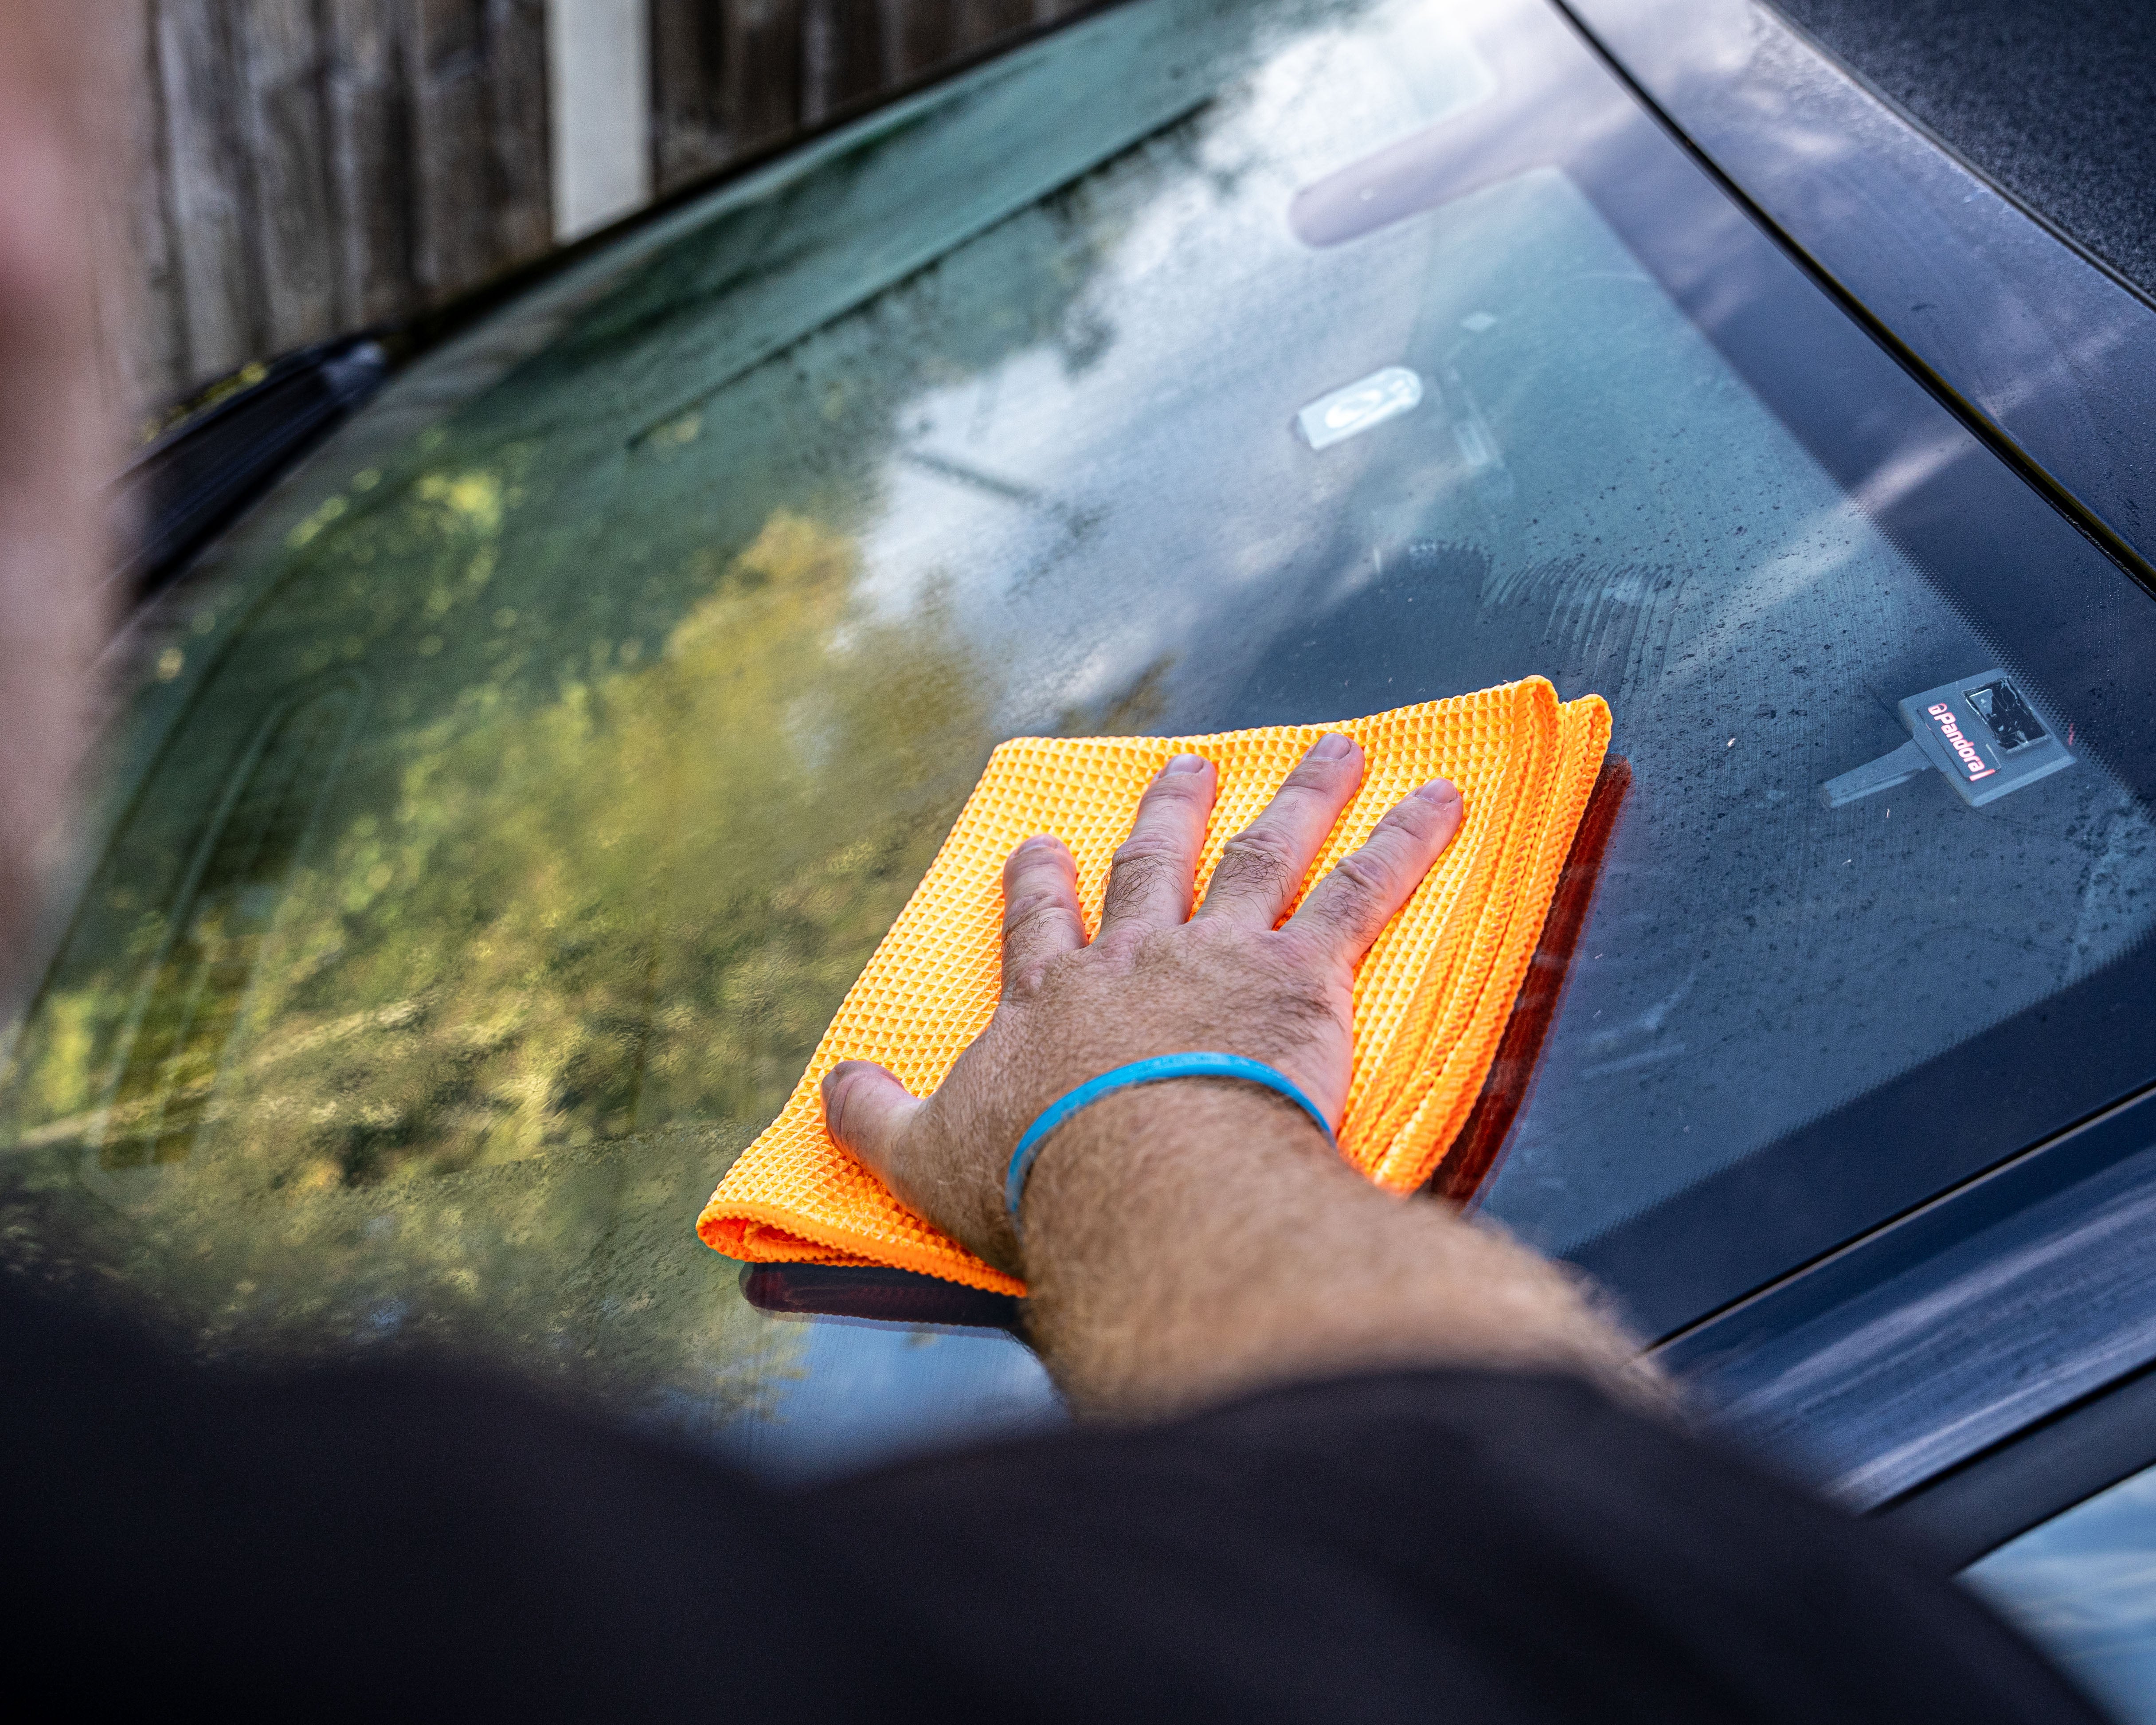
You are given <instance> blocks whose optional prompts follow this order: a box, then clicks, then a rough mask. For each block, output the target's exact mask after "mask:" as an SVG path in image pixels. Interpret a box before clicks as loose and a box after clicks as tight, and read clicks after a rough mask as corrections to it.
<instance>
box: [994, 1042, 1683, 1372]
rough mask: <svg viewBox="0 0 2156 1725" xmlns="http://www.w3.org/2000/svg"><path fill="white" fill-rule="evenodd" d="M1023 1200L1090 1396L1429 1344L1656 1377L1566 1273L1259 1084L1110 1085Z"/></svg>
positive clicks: (1381, 1358)
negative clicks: (1372, 1167)
mask: <svg viewBox="0 0 2156 1725" xmlns="http://www.w3.org/2000/svg"><path fill="white" fill-rule="evenodd" d="M1024 1219H1025V1227H1026V1240H1025V1257H1026V1268H1027V1274H1028V1276H1029V1281H1030V1283H1031V1286H1032V1291H1033V1298H1032V1300H1031V1301H1030V1307H1031V1317H1030V1319H1029V1325H1030V1333H1031V1337H1032V1339H1033V1341H1034V1344H1035V1345H1036V1346H1037V1347H1038V1348H1039V1350H1040V1352H1041V1354H1042V1357H1043V1358H1044V1359H1045V1361H1046V1362H1047V1364H1048V1366H1049V1368H1050V1371H1051V1372H1052V1373H1054V1374H1055V1378H1056V1379H1057V1380H1058V1382H1059V1383H1060V1384H1062V1386H1063V1387H1064V1389H1065V1392H1066V1393H1067V1394H1069V1395H1070V1398H1071V1399H1072V1401H1073V1403H1074V1404H1076V1405H1077V1406H1079V1407H1080V1408H1081V1409H1086V1410H1089V1411H1093V1412H1099V1413H1106V1414H1154V1413H1166V1412H1172V1411H1175V1410H1177V1409H1183V1408H1188V1407H1191V1406H1193V1405H1197V1404H1201V1403H1204V1402H1207V1401H1212V1400H1217V1399H1220V1398H1221V1397H1224V1396H1227V1395H1232V1394H1238V1393H1240V1392H1243V1391H1246V1390H1250V1389H1257V1388H1260V1387H1262V1386H1264V1385H1265V1384H1273V1383H1278V1382H1284V1381H1287V1380H1290V1379H1294V1378H1310V1377H1314V1376H1319V1375H1322V1374H1326V1373H1335V1372H1351V1371H1359V1370H1368V1369H1373V1368H1386V1367H1407V1366H1430V1365H1483V1366H1505V1367H1522V1368H1550V1369H1560V1370H1569V1371H1576V1372H1579V1373H1584V1374H1585V1375H1588V1376H1590V1377H1592V1378H1596V1379H1598V1380H1600V1381H1602V1382H1604V1384H1607V1385H1609V1387H1611V1388H1612V1389H1616V1390H1618V1391H1619V1392H1620V1394H1625V1395H1627V1396H1628V1397H1630V1398H1632V1399H1640V1398H1645V1399H1650V1400H1651V1399H1656V1398H1658V1397H1659V1395H1660V1394H1661V1391H1660V1389H1659V1385H1658V1384H1657V1382H1656V1380H1655V1377H1654V1374H1653V1373H1652V1372H1651V1369H1650V1368H1648V1367H1646V1366H1645V1364H1644V1363H1642V1362H1641V1360H1640V1357H1639V1352H1638V1348H1637V1346H1636V1344H1635V1343H1634V1342H1633V1341H1632V1340H1631V1339H1630V1337H1627V1336H1626V1335H1625V1333H1624V1332H1622V1331H1621V1330H1620V1328H1619V1327H1617V1326H1616V1325H1615V1324H1614V1323H1613V1322H1610V1321H1609V1318H1608V1317H1606V1316H1604V1314H1603V1313H1602V1312H1599V1311H1598V1310H1597V1309H1596V1307H1595V1306H1594V1303H1593V1302H1592V1301H1591V1300H1590V1299H1589V1298H1588V1297H1587V1296H1586V1295H1585V1294H1584V1292H1583V1291H1582V1288H1581V1286H1580V1284H1579V1283H1578V1281H1577V1279H1576V1278H1575V1277H1573V1276H1572V1275H1570V1274H1569V1273H1568V1272H1567V1271H1564V1270H1563V1269H1562V1268H1561V1267H1559V1266H1555V1265H1553V1264H1551V1263H1549V1262H1548V1261H1547V1260H1543V1259H1542V1258H1539V1257H1537V1256H1536V1255H1534V1254H1533V1253H1532V1252H1529V1251H1527V1250H1524V1249H1523V1248H1522V1247H1520V1246H1518V1245H1515V1244H1513V1243H1512V1241H1511V1240H1507V1238H1505V1237H1504V1235H1501V1233H1499V1232H1497V1231H1496V1230H1494V1229H1491V1228H1488V1227H1486V1226H1481V1225H1478V1224H1475V1223H1472V1222H1470V1221H1467V1220H1466V1219H1463V1218H1461V1216H1460V1214H1458V1213H1457V1212H1456V1211H1455V1209H1452V1208H1451V1207H1450V1205H1448V1204H1443V1203H1441V1202H1440V1201H1438V1200H1435V1199H1427V1198H1419V1197H1417V1198H1400V1197H1397V1196H1395V1195H1394V1194H1389V1193H1386V1192H1383V1191H1382V1190H1380V1189H1378V1188H1377V1187H1374V1186H1373V1185H1371V1184H1369V1183H1368V1182H1367V1181H1365V1180H1364V1179H1363V1178H1362V1177H1361V1176H1360V1175H1358V1174H1357V1173H1354V1172H1353V1170H1352V1169H1350V1168H1348V1167H1347V1165H1346V1164H1345V1163H1342V1161H1341V1160H1340V1158H1339V1157H1338V1156H1337V1154H1336V1153H1334V1152H1333V1151H1332V1149H1331V1148H1330V1147H1328V1146H1327V1144H1326V1142H1325V1141H1324V1140H1323V1138H1322V1137H1320V1136H1319V1135H1318V1133H1317V1132H1316V1130H1315V1129H1314V1128H1313V1127H1312V1126H1311V1125H1310V1124H1309V1122H1307V1121H1306V1119H1304V1118H1303V1117H1301V1114H1300V1113H1299V1112H1297V1111H1296V1110H1295V1109H1294V1108H1292V1107H1291V1106H1288V1105H1286V1104H1285V1103H1282V1102H1280V1101H1276V1100H1275V1099H1272V1098H1270V1097H1267V1096H1263V1095H1261V1094H1260V1093H1259V1092H1257V1091H1253V1090H1250V1089H1249V1088H1248V1087H1246V1086H1239V1085H1235V1084H1232V1083H1220V1082H1213V1081H1181V1082H1178V1083H1174V1084H1168V1085H1158V1086H1146V1087H1144V1088H1142V1089H1138V1090H1132V1091H1123V1092H1121V1093H1119V1094H1116V1095H1114V1096H1108V1097H1106V1098H1104V1099H1103V1100H1102V1101H1099V1102H1096V1103H1095V1104H1094V1105H1093V1106H1091V1107H1090V1108H1088V1109H1086V1110H1085V1111H1083V1112H1082V1113H1081V1114H1080V1115H1078V1116H1076V1117H1074V1118H1073V1119H1072V1120H1071V1121H1070V1122H1068V1123H1067V1124H1066V1125H1065V1126H1064V1127H1061V1128H1060V1129H1059V1131H1058V1132H1057V1134H1056V1136H1055V1139H1054V1140H1052V1141H1051V1142H1050V1145H1049V1146H1048V1147H1047V1148H1046V1150H1045V1152H1044V1153H1043V1154H1042V1156H1041V1158H1040V1160H1039V1163H1038V1164H1037V1165H1036V1167H1035V1168H1034V1174H1033V1178H1032V1181H1031V1183H1030V1185H1029V1189H1028V1192H1027V1195H1026V1201H1025V1210H1024Z"/></svg>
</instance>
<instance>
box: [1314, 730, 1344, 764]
mask: <svg viewBox="0 0 2156 1725" xmlns="http://www.w3.org/2000/svg"><path fill="white" fill-rule="evenodd" d="M1354 749H1355V739H1354V738H1353V737H1342V735H1341V734H1340V733H1339V732H1337V731H1328V732H1326V733H1325V735H1324V736H1322V737H1319V738H1318V739H1317V746H1316V747H1313V748H1312V750H1311V752H1310V758H1311V759H1312V760H1313V761H1337V760H1339V759H1340V758H1341V757H1342V756H1345V755H1349V754H1353V752H1354Z"/></svg>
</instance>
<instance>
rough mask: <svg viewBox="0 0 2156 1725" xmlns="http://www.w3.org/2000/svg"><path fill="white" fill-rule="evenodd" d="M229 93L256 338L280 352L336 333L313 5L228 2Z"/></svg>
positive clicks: (275, 0) (305, 1) (279, 0)
mask: <svg viewBox="0 0 2156 1725" xmlns="http://www.w3.org/2000/svg"><path fill="white" fill-rule="evenodd" d="M229 17H230V20H231V28H232V33H233V41H234V48H235V49H237V51H238V52H237V55H236V58H235V59H234V64H233V73H234V82H235V83H236V84H237V85H238V86H239V87H238V88H237V89H235V90H233V91H232V92H231V95H232V98H233V103H234V107H235V108H236V110H237V112H238V119H239V136H240V138H241V141H242V143H243V146H244V149H245V151H246V154H247V172H249V174H250V175H251V177H252V178H253V181H254V223H255V231H254V245H253V247H252V257H253V259H254V265H255V267H256V268H257V269H259V270H260V272H261V277H260V280H259V283H258V285H257V288H256V295H255V297H256V300H257V302H258V304H259V307H260V311H261V319H262V321H261V330H260V334H261V339H262V341H263V343H264V346H265V347H266V348H267V349H268V351H269V352H273V353H281V352H285V350H286V349H288V348H292V347H300V346H301V345H303V344H304V343H305V342H309V341H320V340H321V339H322V338H323V337H324V336H330V335H333V334H334V333H336V328H337V311H338V307H337V294H336V239H335V234H336V222H335V212H334V209H333V207H332V203H331V183H330V167H329V138H328V125H327V119H328V116H327V115H326V113H325V112H324V109H323V101H322V97H323V85H324V75H325V71H326V66H325V62H324V56H323V53H322V40H321V30H320V28H319V20H318V18H317V17H316V8H315V7H314V5H313V3H312V0H231V3H230V8H229Z"/></svg>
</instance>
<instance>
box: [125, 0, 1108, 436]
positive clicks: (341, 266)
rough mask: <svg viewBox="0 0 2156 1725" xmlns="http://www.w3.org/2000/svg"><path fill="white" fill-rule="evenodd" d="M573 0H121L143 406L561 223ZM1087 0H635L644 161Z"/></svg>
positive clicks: (883, 81)
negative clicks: (561, 56) (564, 98)
mask: <svg viewBox="0 0 2156 1725" xmlns="http://www.w3.org/2000/svg"><path fill="white" fill-rule="evenodd" d="M550 3H562V0H112V15H113V16H115V17H117V18H122V19H124V23H123V24H122V25H121V28H124V30H125V31H126V39H125V42H124V44H123V47H124V64H125V67H126V78H125V81H124V84H123V85H122V86H121V89H120V90H119V91H118V92H117V95H118V100H119V101H120V104H121V110H120V111H119V112H117V113H115V115H114V116H112V120H113V125H112V126H111V128H110V136H113V137H114V138H115V141H116V143H117V144H118V146H120V147H119V156H120V162H119V164H118V166H117V167H116V168H115V174H114V177H113V182H112V188H111V193H110V197H109V198H108V200H107V202H108V208H106V209H105V211H104V212H103V217H104V219H105V221H106V223H107V224H108V226H109V227H110V229H111V230H112V233H111V238H112V241H113V244H112V246H111V249H112V251H113V252H114V254H115V255H116V256H117V257H118V258H119V259H121V260H123V262H122V264H121V268H120V269H119V270H118V271H117V272H116V275H117V277H118V278H119V279H116V280H115V283H114V288H113V291H112V292H111V293H110V295H108V300H109V304H108V306H107V308H106V318H105V328H106V331H107V341H106V346H107V350H108V359H109V366H110V371H111V373H112V383H113V387H114V388H115V392H116V393H117V394H118V395H119V397H120V398H121V399H123V400H125V401H126V402H128V403H130V404H131V406H133V407H134V408H136V409H137V410H138V411H141V412H148V411H150V410H151V409H154V408H156V407H157V406H158V405H160V404H162V403H167V402H170V401H172V400H174V399H177V398H180V397H182V396H184V395H185V394H187V393H189V392H190V391H192V390H194V389H196V388H199V387H200V386H202V385H203V383H205V382H208V381H210V380H212V379H213V378H216V377H222V376H223V375H225V374H227V373H228V372H233V371H234V370H236V369H238V368H239V367H242V366H244V365H245V364H247V363H248V362H251V361H254V360H258V359H262V358H266V357H269V356H271V355H274V354H276V353H280V352H285V351H286V350H288V349H290V348H293V347H299V346H301V345H303V344H305V343H306V342H309V341H316V340H318V339H321V337H323V336H330V335H335V334H338V333H341V332H344V331H352V330H355V329H359V328H362V327H365V326H370V325H374V324H378V323H382V322H387V321H394V320H396V319H398V318H400V317H403V316H408V315H410V314H412V313H413V312H416V311H422V310H424V309H426V308H427V307H429V306H432V305H439V304H440V303H442V302H443V301H444V300H449V299H452V298H454V296H456V295H459V294H461V293H464V292H466V291H468V290H471V289H472V288H475V287H477V286H479V285H482V284H484V283H485V282H486V281H487V280H490V279H491V278H493V277H495V276H497V275H500V274H501V273H502V272H504V271H505V270H509V269H511V268H513V267H515V266H516V265H518V264H522V263H525V262H527V261H529V260H531V259H534V258H536V257H538V256H540V255H542V254H544V253H545V252H546V251H547V249H549V248H550V247H551V246H552V244H554V238H555V235H554V203H553V199H552V164H551V163H550V144H549V140H550V136H552V132H551V131H550V126H549V116H548V102H549V89H550V80H549V77H548V70H549V69H548V65H547V9H548V6H549V4H550ZM1070 3H1071V0H639V7H638V8H637V9H636V11H635V13H634V16H636V17H638V18H640V21H641V23H642V27H643V28H646V29H647V30H648V31H649V43H648V50H649V58H648V64H649V67H650V83H651V88H650V91H649V147H650V152H651V156H650V165H649V166H650V172H649V183H650V184H651V186H652V187H653V188H654V193H655V194H656V195H660V196H664V195H665V194H667V193H671V192H674V191H676V190H679V189H680V188H681V187H685V186H688V185H691V184H693V183H695V182H696V181H697V180H699V179H701V178H702V177H705V176H706V175H709V174H711V173H713V172H716V171H717V170H719V169H721V168H722V167H725V166H726V164H727V163H728V162H730V161H732V160H734V159H736V158H737V157H740V156H742V154H744V153H746V152H748V151H755V150H758V149H762V148H765V147H767V146H770V145H772V144H773V143H775V142H778V141H783V139H784V138H786V137H787V136H788V135H790V134H791V133H793V131H797V130H798V129H799V128H801V127H802V126H808V125H814V124H815V123H816V122H818V121H820V120H822V119H824V117H825V116H829V114H831V113H832V112H833V111H834V110H837V109H839V108H842V107H844V105H846V104H848V103H850V102H854V101H857V100H861V99H863V98H865V97H869V96H871V95H874V94H875V92H876V91H878V90H882V89H886V88H889V87H891V85H896V84H901V83H903V82H906V81H907V80H911V79H914V78H917V77H919V76H921V75H922V74H925V73H927V72H929V71H932V70H933V69H935V68H936V67H937V65H939V64H942V63H944V62H946V61H947V60H949V59H953V58H954V57H957V56H958V55H962V54H967V53H968V52H971V51H973V50H975V49H978V48H980V47H982V46H983V45H984V44H988V43H991V42H993V40H995V39H997V38H998V37H999V36H1003V35H1006V34H1008V33H1011V32H1014V31H1016V30H1019V29H1022V28H1025V27H1027V26H1029V25H1031V24H1033V23H1038V22H1041V21H1044V20H1045V19H1046V18H1049V17H1051V16H1053V15H1054V14H1055V13H1057V12H1059V11H1061V10H1067V9H1069V7H1070Z"/></svg>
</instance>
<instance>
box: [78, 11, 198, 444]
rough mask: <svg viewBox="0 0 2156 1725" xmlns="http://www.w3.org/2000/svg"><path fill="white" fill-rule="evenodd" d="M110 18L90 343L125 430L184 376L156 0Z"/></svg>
mask: <svg viewBox="0 0 2156 1725" xmlns="http://www.w3.org/2000/svg"><path fill="white" fill-rule="evenodd" d="M111 18H112V24H113V40H112V43H111V46H110V53H111V60H110V82H109V84H107V85H105V86H103V89H104V102H105V110H104V111H103V112H102V113H101V114H100V116H99V118H98V121H97V122H96V129H97V135H98V136H100V137H102V138H104V139H105V140H107V141H108V143H107V146H108V149H109V151H110V154H109V155H108V156H107V157H106V158H105V162H104V163H103V167H104V174H103V177H102V179H101V182H100V192H101V196H100V198H99V208H98V218H99V228H100V231H99V234H98V265H99V268H98V331H99V335H98V345H99V357H100V364H101V366H102V367H103V372H104V377H105V393H106V398H107V400H108V402H109V403H110V411H111V413H113V415H114V417H115V419H116V420H117V421H118V422H119V423H120V424H123V425H125V426H126V427H127V428H128V429H129V430H130V431H131V432H134V431H136V430H139V429H141V428H143V427H144V426H145V425H146V422H147V420H148V418H149V417H150V416H151V413H153V412H154V411H155V410H156V409H157V408H161V407H162V406H163V405H164V404H165V403H167V402H169V401H171V400H172V399H173V398H175V397H177V396H178V395H179V394H180V393H182V391H183V390H184V389H185V388H186V387H187V384H188V383H189V382H191V381H192V379H190V378H189V377H188V376H187V372H186V369H185V365H184V357H183V354H182V348H181V331H180V305H179V300H178V283H177V278H176V276H175V274H174V270H173V263H172V212H171V210H170V208H168V207H167V199H166V195H165V188H166V177H165V167H164V143H163V136H162V133H163V124H162V115H163V111H164V102H163V96H162V90H161V87H160V80H159V77H158V73H157V0H120V3H118V4H116V5H115V6H114V7H113V8H112V12H111Z"/></svg>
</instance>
